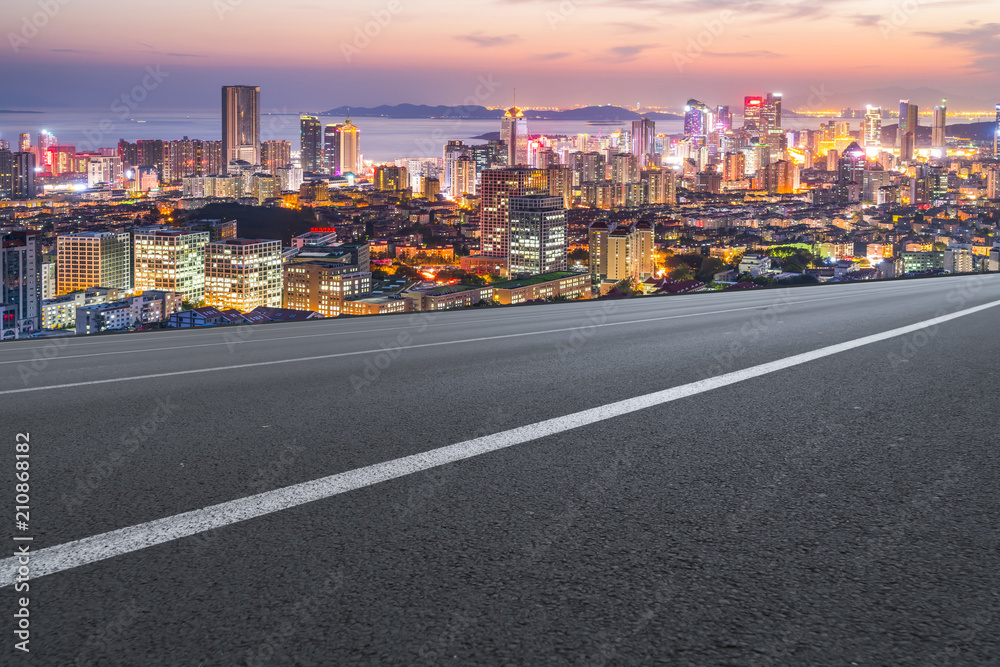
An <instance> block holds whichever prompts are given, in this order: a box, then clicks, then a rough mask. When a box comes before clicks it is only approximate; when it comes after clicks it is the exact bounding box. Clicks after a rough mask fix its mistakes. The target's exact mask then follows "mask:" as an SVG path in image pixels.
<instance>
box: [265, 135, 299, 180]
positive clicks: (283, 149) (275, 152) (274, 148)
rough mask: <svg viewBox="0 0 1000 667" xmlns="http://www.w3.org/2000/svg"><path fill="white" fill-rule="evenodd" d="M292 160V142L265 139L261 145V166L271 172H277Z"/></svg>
mask: <svg viewBox="0 0 1000 667" xmlns="http://www.w3.org/2000/svg"><path fill="white" fill-rule="evenodd" d="M291 162H292V144H291V142H288V141H282V140H277V139H276V140H273V141H264V142H262V143H261V145H260V166H261V169H263V170H264V171H266V172H267V173H269V174H277V173H278V170H279V169H282V168H284V167H287V166H288V165H289V164H291Z"/></svg>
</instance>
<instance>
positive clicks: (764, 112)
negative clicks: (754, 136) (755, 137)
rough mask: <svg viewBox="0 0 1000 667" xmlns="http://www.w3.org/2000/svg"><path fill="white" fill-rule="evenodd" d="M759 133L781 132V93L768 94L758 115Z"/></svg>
mask: <svg viewBox="0 0 1000 667" xmlns="http://www.w3.org/2000/svg"><path fill="white" fill-rule="evenodd" d="M760 123H761V127H760V131H761V133H771V132H780V131H781V93H768V94H767V96H766V97H765V98H764V108H763V109H761V113H760Z"/></svg>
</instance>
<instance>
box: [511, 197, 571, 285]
mask: <svg viewBox="0 0 1000 667" xmlns="http://www.w3.org/2000/svg"><path fill="white" fill-rule="evenodd" d="M508 206H509V208H508V213H507V217H508V226H509V230H510V254H509V271H510V275H512V276H516V275H521V274H528V275H533V276H534V275H539V274H542V273H551V272H552V271H565V270H566V209H565V208H564V207H563V198H562V197H552V196H549V195H527V196H524V197H511V198H510V199H509V201H508Z"/></svg>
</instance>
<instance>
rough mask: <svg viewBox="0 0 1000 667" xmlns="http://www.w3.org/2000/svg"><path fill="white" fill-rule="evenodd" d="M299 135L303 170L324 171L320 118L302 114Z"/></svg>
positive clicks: (315, 172) (316, 172)
mask: <svg viewBox="0 0 1000 667" xmlns="http://www.w3.org/2000/svg"><path fill="white" fill-rule="evenodd" d="M299 137H300V140H301V145H300V147H301V150H302V153H301V156H302V157H301V162H302V171H305V172H311V173H314V174H318V173H319V172H321V171H323V135H322V133H321V131H320V124H319V118H316V116H300V117H299Z"/></svg>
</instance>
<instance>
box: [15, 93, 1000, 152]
mask: <svg viewBox="0 0 1000 667" xmlns="http://www.w3.org/2000/svg"><path fill="white" fill-rule="evenodd" d="M997 109H998V110H1000V104H998V105H997ZM998 113H1000V112H998ZM17 150H19V151H21V152H22V153H27V152H29V151H30V150H31V135H30V134H28V133H27V132H24V133H22V134H21V136H20V137H19V138H18V140H17Z"/></svg>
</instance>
